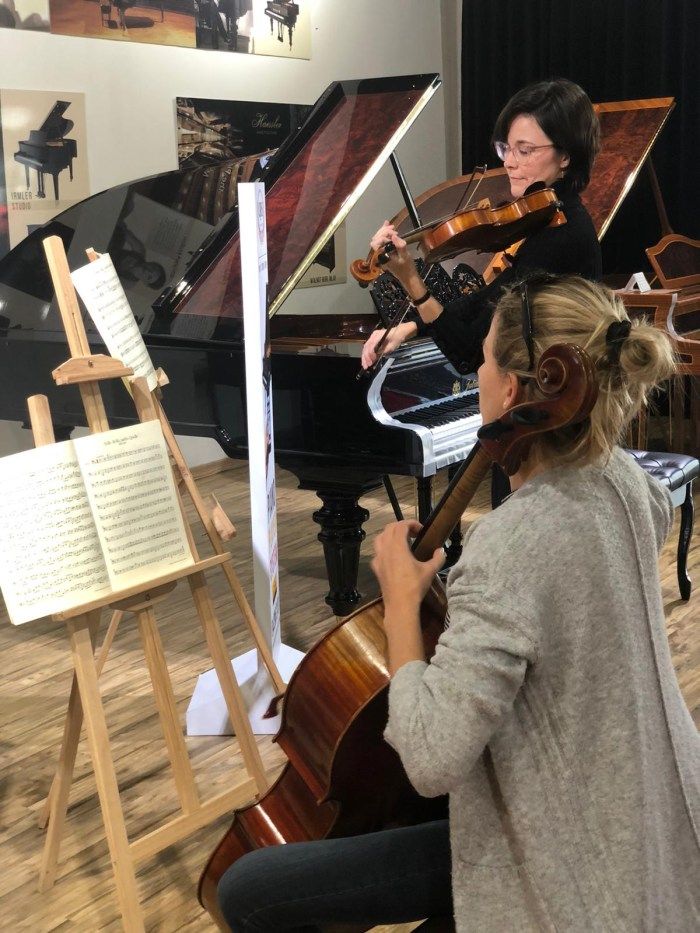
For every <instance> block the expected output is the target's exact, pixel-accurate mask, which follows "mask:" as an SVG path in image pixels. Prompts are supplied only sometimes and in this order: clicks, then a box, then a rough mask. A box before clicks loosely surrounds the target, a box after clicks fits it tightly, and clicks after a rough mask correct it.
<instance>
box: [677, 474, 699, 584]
mask: <svg viewBox="0 0 700 933" xmlns="http://www.w3.org/2000/svg"><path fill="white" fill-rule="evenodd" d="M694 513H695V508H694V506H693V483H692V480H691V482H689V483H688V484H687V485H686V488H685V499H684V500H683V504H682V505H681V530H680V534H679V535H678V554H677V559H676V570H677V573H678V588H679V589H680V591H681V598H682V599H684V600H686V601H687V600H689V599H690V591H691V589H692V586H693V583H692V580H691V579H690V575H689V574H688V548H689V547H690V537H691V535H692V533H693V519H694Z"/></svg>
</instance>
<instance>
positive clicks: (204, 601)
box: [187, 573, 268, 794]
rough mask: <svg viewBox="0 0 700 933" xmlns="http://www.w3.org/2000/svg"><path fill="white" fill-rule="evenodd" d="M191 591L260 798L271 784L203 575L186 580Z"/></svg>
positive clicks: (227, 707) (222, 690) (228, 708)
mask: <svg viewBox="0 0 700 933" xmlns="http://www.w3.org/2000/svg"><path fill="white" fill-rule="evenodd" d="M187 580H188V583H189V585H190V589H191V591H192V599H193V600H194V604H195V606H196V607H197V615H198V616H199V619H200V622H201V623H202V628H203V630H204V636H205V638H206V640H207V647H208V648H209V654H210V655H211V659H212V661H213V662H214V669H215V670H216V676H217V677H218V678H219V684H220V686H221V692H222V693H223V695H224V700H225V702H226V709H227V711H228V714H229V717H230V719H231V723H232V725H233V728H234V731H235V733H236V737H237V738H238V741H239V743H240V746H241V753H242V755H243V760H244V761H245V763H246V767H247V768H248V773H249V774H250V775H251V776H252V777H253V778H254V780H255V784H256V786H257V788H258V792H259V793H260V794H264V793H265V791H266V790H267V788H268V781H267V777H266V775H265V768H264V766H263V763H262V758H261V757H260V752H259V751H258V746H257V743H256V741H255V737H254V736H253V733H252V730H251V728H250V722H249V720H248V716H247V713H246V710H245V704H244V702H243V696H242V695H241V690H240V687H239V686H238V684H237V683H236V678H235V677H234V676H233V670H232V668H231V661H230V660H229V657H228V652H227V650H226V642H225V641H224V636H223V633H222V631H221V626H220V625H219V620H218V619H217V618H216V613H215V612H214V606H213V604H212V601H211V596H210V595H209V590H208V589H207V583H206V580H205V577H204V574H203V573H195V574H192V575H191V576H189V577H188V578H187Z"/></svg>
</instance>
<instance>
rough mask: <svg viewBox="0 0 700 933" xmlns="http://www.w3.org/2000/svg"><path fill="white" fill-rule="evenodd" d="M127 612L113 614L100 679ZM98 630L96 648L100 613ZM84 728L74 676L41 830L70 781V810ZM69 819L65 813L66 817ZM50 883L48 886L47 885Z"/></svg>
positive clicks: (40, 818) (98, 665) (99, 666)
mask: <svg viewBox="0 0 700 933" xmlns="http://www.w3.org/2000/svg"><path fill="white" fill-rule="evenodd" d="M123 615H124V613H123V612H120V611H119V610H118V609H116V610H115V611H114V612H113V613H112V618H111V619H110V622H109V628H108V629H107V634H106V635H105V637H104V641H103V642H102V647H101V648H100V654H99V657H98V659H97V663H96V665H95V666H96V668H97V676H98V677H99V676H100V674H101V673H102V668H103V667H104V666H105V661H106V660H107V657H108V655H109V649H110V648H111V647H112V642H113V641H114V636H115V635H116V632H117V628H118V627H119V622H120V621H121V618H122V616H123ZM95 620H96V621H95V629H94V632H93V633H92V635H93V645H94V641H95V635H96V633H97V627H98V625H99V612H98V613H97V615H96V616H95ZM82 727H83V709H82V707H81V705H80V693H79V691H78V681H77V678H76V676H75V674H73V682H72V684H71V688H70V699H69V700H68V709H67V711H66V721H65V724H64V726H63V740H62V742H61V751H60V752H59V757H58V765H57V767H56V773H55V774H54V778H53V781H52V782H51V788H50V790H49V793H48V796H47V797H46V800H45V801H44V804H43V806H42V808H41V810H40V811H39V816H38V823H39V828H40V829H46V826H47V824H48V822H49V819H50V817H51V808H52V807H53V806H54V803H53V800H54V795H55V794H57V793H58V792H59V781H60V782H64V781H65V782H66V784H67V786H66V788H65V796H66V799H65V807H66V808H67V807H68V793H69V790H70V783H71V780H72V778H73V767H74V766H75V756H76V754H77V752H78V744H79V742H80V730H81V729H82ZM64 816H65V814H64ZM56 858H58V849H57V850H56ZM42 878H43V869H42ZM45 884H46V886H45ZM52 885H53V879H52V880H51V881H50V882H47V883H46V882H45V881H44V880H42V882H41V885H40V888H39V890H41V891H45V890H47V888H50V887H51V886H52Z"/></svg>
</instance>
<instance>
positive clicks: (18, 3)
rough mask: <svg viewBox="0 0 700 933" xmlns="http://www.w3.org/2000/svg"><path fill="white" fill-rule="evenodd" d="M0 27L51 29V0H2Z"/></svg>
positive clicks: (0, 3)
mask: <svg viewBox="0 0 700 933" xmlns="http://www.w3.org/2000/svg"><path fill="white" fill-rule="evenodd" d="M0 27H5V28H6V29H32V30H34V31H35V32H48V31H49V0H0Z"/></svg>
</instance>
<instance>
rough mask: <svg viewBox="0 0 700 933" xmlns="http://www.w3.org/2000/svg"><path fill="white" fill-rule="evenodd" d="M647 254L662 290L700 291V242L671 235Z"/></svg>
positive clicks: (679, 235) (674, 234)
mask: <svg viewBox="0 0 700 933" xmlns="http://www.w3.org/2000/svg"><path fill="white" fill-rule="evenodd" d="M646 254H647V258H648V260H649V262H650V263H651V266H652V269H653V270H654V272H655V273H656V276H657V278H658V280H659V285H660V286H661V287H662V288H670V289H672V290H673V291H684V290H685V289H690V288H697V289H700V240H691V239H690V238H689V237H687V236H682V235H681V234H680V233H669V234H668V236H665V237H663V238H662V239H661V240H659V242H658V243H657V244H656V245H655V246H650V247H649V249H648V250H646Z"/></svg>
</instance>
